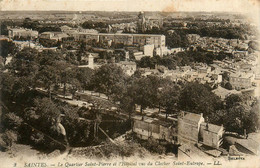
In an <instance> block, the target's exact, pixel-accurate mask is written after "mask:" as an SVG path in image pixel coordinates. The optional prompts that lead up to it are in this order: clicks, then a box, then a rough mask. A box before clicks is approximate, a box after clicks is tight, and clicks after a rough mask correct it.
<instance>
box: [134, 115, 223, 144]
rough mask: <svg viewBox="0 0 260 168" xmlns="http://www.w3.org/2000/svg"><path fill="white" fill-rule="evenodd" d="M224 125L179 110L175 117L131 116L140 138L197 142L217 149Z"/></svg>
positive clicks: (178, 142)
mask: <svg viewBox="0 0 260 168" xmlns="http://www.w3.org/2000/svg"><path fill="white" fill-rule="evenodd" d="M224 131H225V130H224V127H223V126H218V125H215V124H211V123H208V122H205V119H204V117H203V115H202V114H195V113H189V112H181V115H180V116H178V117H177V118H169V119H168V120H166V119H158V118H151V117H146V116H145V117H143V116H134V117H133V132H135V133H136V134H137V136H138V137H140V138H141V139H149V138H151V137H152V138H154V139H156V140H165V141H167V142H168V143H172V144H179V145H183V144H188V145H193V144H197V143H201V144H204V145H206V146H209V147H212V148H216V149H218V148H219V147H220V146H221V145H222V143H223V135H224Z"/></svg>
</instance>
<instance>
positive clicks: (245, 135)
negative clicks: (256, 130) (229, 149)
mask: <svg viewBox="0 0 260 168" xmlns="http://www.w3.org/2000/svg"><path fill="white" fill-rule="evenodd" d="M244 137H245V138H247V134H246V129H244Z"/></svg>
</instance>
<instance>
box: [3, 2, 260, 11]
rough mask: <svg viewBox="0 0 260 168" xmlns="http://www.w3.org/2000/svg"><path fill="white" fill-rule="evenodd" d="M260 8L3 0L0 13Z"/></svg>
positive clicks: (247, 6)
mask: <svg viewBox="0 0 260 168" xmlns="http://www.w3.org/2000/svg"><path fill="white" fill-rule="evenodd" d="M259 5H260V3H259V0H0V10H3V11H4V10H70V11H89V10H92V11H167V12H173V11H208V12H210V11H226V12H227V11H228V12H240V13H241V12H243V13H248V12H249V13H253V12H256V11H258V9H259ZM258 13H259V12H258Z"/></svg>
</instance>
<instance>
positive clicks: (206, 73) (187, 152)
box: [0, 11, 260, 167]
mask: <svg viewBox="0 0 260 168" xmlns="http://www.w3.org/2000/svg"><path fill="white" fill-rule="evenodd" d="M0 20H1V31H0V32H1V36H0V49H1V52H0V68H1V74H0V80H1V81H0V84H1V87H0V88H1V91H0V93H1V121H0V122H1V123H0V126H1V129H0V149H1V152H0V157H2V156H5V157H6V156H7V157H17V156H19V155H23V154H25V153H26V154H27V155H36V156H38V157H39V158H41V157H50V158H51V157H55V156H59V155H64V154H65V155H66V156H69V157H76V158H80V157H82V158H87V159H95V158H101V159H111V158H122V157H124V158H128V157H133V156H135V157H138V158H147V157H151V156H157V157H158V158H159V157H160V158H171V159H172V160H173V161H177V160H178V159H183V158H188V159H192V158H195V157H202V158H224V157H226V156H230V159H231V160H232V157H233V159H237V158H240V159H241V158H242V159H243V158H244V157H246V156H253V155H258V154H259V143H258V142H257V140H258V139H259V137H260V136H259V135H260V134H259V132H258V131H259V128H260V121H259V119H260V114H259V111H260V109H259V108H260V102H259V90H258V89H257V86H258V83H259V80H260V73H259V70H258V69H260V68H259V66H258V65H259V62H258V56H259V41H258V39H259V36H258V33H257V26H256V25H254V24H253V23H252V22H249V21H248V20H247V18H246V17H244V16H241V15H239V14H236V13H206V12H147V11H144V12H142V11H140V12H61V11H60V12H55V11H48V12H35V11H27V12H21V11H20V12H19V11H18V12H17V11H16V12H12V11H6V12H1V13H0ZM176 163H177V162H176ZM122 164H125V165H126V166H127V164H129V165H131V164H130V163H127V162H126V163H124V162H122ZM133 164H134V163H133ZM158 164H159V163H158ZM180 164H181V163H180ZM93 165H94V163H93ZM93 165H91V164H89V166H93ZM24 166H25V167H26V166H28V167H30V166H31V167H32V166H36V164H31V165H30V163H28V164H25V165H24Z"/></svg>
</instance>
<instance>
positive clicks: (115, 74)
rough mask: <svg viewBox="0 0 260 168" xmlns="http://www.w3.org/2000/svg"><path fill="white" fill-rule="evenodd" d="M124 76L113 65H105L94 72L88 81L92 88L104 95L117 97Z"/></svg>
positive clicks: (119, 69) (121, 87) (123, 81)
mask: <svg viewBox="0 0 260 168" xmlns="http://www.w3.org/2000/svg"><path fill="white" fill-rule="evenodd" d="M125 79H126V74H124V72H123V70H122V69H121V68H120V67H119V66H117V65H115V64H106V65H103V66H101V67H100V68H99V69H98V70H96V71H95V73H94V75H93V78H92V79H91V81H90V85H91V86H92V88H93V89H94V90H96V91H98V92H101V93H104V94H106V95H107V96H108V97H109V96H112V95H113V94H114V96H117V94H119V93H120V92H121V90H122V89H123V87H124V83H125Z"/></svg>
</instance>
